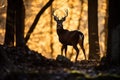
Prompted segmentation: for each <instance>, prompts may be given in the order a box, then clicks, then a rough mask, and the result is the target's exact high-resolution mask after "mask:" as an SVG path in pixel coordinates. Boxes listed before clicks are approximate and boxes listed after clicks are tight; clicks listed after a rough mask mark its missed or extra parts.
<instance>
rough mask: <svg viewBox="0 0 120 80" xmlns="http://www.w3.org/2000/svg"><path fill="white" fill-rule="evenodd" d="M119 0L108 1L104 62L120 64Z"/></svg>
mask: <svg viewBox="0 0 120 80" xmlns="http://www.w3.org/2000/svg"><path fill="white" fill-rule="evenodd" d="M119 9H120V0H109V13H108V14H109V18H108V43H107V55H106V60H107V61H106V62H107V63H111V64H120V63H119V58H120V11H119Z"/></svg>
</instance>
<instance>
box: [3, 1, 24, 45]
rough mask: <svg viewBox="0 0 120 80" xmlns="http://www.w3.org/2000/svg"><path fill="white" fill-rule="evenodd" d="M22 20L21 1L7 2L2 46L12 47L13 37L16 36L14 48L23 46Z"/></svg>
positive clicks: (22, 6) (22, 5)
mask: <svg viewBox="0 0 120 80" xmlns="http://www.w3.org/2000/svg"><path fill="white" fill-rule="evenodd" d="M24 19H25V7H24V4H23V0H8V6H7V19H6V33H5V41H4V45H7V46H9V47H11V46H14V41H15V39H14V35H15V34H16V36H15V37H16V46H20V47H22V46H25V41H24Z"/></svg>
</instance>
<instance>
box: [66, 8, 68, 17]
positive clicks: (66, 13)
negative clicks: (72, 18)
mask: <svg viewBox="0 0 120 80" xmlns="http://www.w3.org/2000/svg"><path fill="white" fill-rule="evenodd" d="M65 12H66V15H65V17H67V16H68V9H66V10H65Z"/></svg>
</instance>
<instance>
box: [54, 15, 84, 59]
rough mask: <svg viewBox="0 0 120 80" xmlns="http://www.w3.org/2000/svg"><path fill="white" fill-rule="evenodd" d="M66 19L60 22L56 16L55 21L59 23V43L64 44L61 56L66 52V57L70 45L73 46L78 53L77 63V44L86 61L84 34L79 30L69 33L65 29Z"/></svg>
mask: <svg viewBox="0 0 120 80" xmlns="http://www.w3.org/2000/svg"><path fill="white" fill-rule="evenodd" d="M53 16H54V15H53ZM65 19H66V16H65V17H63V18H62V19H61V20H59V19H58V17H56V16H54V20H55V21H56V22H57V35H58V37H59V41H60V42H61V44H62V48H61V55H63V50H65V56H66V52H67V46H68V45H70V46H73V48H74V49H75V50H76V53H77V55H76V58H75V61H77V58H78V55H79V49H78V47H77V44H79V45H80V46H81V49H82V50H83V53H84V56H85V59H86V55H85V49H84V46H83V42H84V35H83V33H82V32H80V31H78V30H74V31H69V30H66V29H64V28H63V25H62V23H63V22H64V21H65Z"/></svg>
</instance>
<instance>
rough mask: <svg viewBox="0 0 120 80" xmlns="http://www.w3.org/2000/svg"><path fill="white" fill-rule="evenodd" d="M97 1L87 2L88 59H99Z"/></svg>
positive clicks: (90, 0)
mask: <svg viewBox="0 0 120 80" xmlns="http://www.w3.org/2000/svg"><path fill="white" fill-rule="evenodd" d="M97 9H98V1H97V0H88V33H89V59H97V60H98V59H100V55H99V53H100V52H99V51H100V49H99V38H98V11H97Z"/></svg>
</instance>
